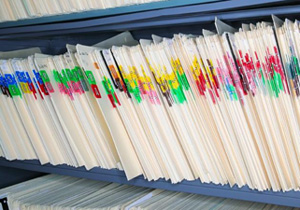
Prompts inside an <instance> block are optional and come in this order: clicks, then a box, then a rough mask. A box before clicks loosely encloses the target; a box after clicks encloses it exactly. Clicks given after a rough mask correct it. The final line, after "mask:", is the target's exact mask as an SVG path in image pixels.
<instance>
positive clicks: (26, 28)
mask: <svg viewBox="0 0 300 210" xmlns="http://www.w3.org/2000/svg"><path fill="white" fill-rule="evenodd" d="M176 2H178V0H170V1H166V2H154V3H157V5H159V4H166V5H167V4H168V5H169V6H165V7H155V9H154V7H151V5H152V4H149V5H150V6H149V5H148V4H145V5H135V6H129V7H128V9H125V7H124V11H123V10H122V9H121V8H115V9H116V10H117V11H118V10H120V12H110V13H105V14H102V12H99V14H98V13H97V12H95V11H90V12H91V13H93V15H91V16H90V18H89V19H87V18H86V17H87V15H84V14H81V13H78V14H77V13H76V14H69V15H66V16H65V18H61V19H60V21H62V22H58V21H57V18H58V17H47V21H46V20H45V21H44V22H41V23H43V24H38V25H35V24H36V21H39V18H37V19H32V20H26V21H28V23H26V24H25V23H22V21H16V22H15V24H13V22H11V25H10V27H8V25H7V24H8V23H2V24H1V23H0V39H11V38H25V37H33V36H34V37H40V36H55V35H63V34H75V33H87V32H100V31H102V32H105V31H120V30H121V31H124V30H137V29H143V28H149V27H164V26H176V25H184V24H200V23H207V22H212V21H213V20H214V18H215V16H218V17H219V18H221V19H223V20H236V19H240V18H244V19H246V18H253V17H262V16H268V15H271V14H277V15H279V14H282V13H287V14H297V13H299V11H300V5H295V1H294V0H292V1H284V0H272V1H270V0H252V1H248V0H201V1H200V0H198V1H197V0H190V1H185V2H187V3H185V4H181V5H180V4H178V3H177V4H175V3H176ZM196 2H197V4H196ZM154 3H153V4H154ZM291 5H292V6H291ZM131 7H132V8H131ZM136 7H143V10H138V9H134V8H136ZM126 8H127V7H126ZM130 8H131V9H130ZM112 10H113V11H114V9H112ZM103 11H104V10H103ZM121 11H123V12H121ZM126 11H127V12H126ZM90 12H87V13H90ZM94 12H95V14H94ZM96 14H98V15H96ZM63 16H64V15H63ZM70 20H72V21H70ZM24 21H25V20H24ZM30 21H31V22H30Z"/></svg>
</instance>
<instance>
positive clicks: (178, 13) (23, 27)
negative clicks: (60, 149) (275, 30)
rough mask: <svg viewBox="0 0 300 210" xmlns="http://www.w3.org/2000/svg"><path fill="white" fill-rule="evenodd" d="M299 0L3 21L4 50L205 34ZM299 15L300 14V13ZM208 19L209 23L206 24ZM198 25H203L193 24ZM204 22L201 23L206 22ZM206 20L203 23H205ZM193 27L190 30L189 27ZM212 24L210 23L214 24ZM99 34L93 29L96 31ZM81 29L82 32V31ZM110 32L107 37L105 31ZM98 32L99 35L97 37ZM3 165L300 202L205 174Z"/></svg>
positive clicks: (171, 5)
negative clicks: (175, 177) (185, 177)
mask: <svg viewBox="0 0 300 210" xmlns="http://www.w3.org/2000/svg"><path fill="white" fill-rule="evenodd" d="M298 4H299V3H298V2H297V1H293V0H292V1H284V0H272V1H270V0H251V1H248V0H189V1H184V3H183V1H182V0H169V1H164V2H154V3H150V4H145V5H135V6H129V7H122V8H114V9H108V10H101V11H96V10H95V11H89V12H84V13H74V14H66V15H59V16H52V17H51V16H49V17H42V18H36V19H26V20H20V21H15V22H6V23H0V46H1V48H0V51H6V50H15V49H21V48H27V47H41V48H42V50H43V52H44V53H49V54H58V52H61V51H59V50H62V49H65V44H66V43H70V44H72V43H81V44H90V43H91V42H93V41H94V40H95V42H97V41H98V42H99V41H101V39H102V38H103V39H105V38H108V37H110V36H111V35H115V33H117V32H119V31H124V30H131V31H132V32H133V34H134V36H135V38H137V39H139V38H150V35H151V33H156V32H160V35H168V33H169V34H173V33H178V32H186V33H195V34H200V33H201V29H202V28H205V27H206V26H208V25H212V22H213V20H214V19H215V17H216V16H217V17H218V18H219V19H221V20H225V21H230V22H231V23H233V24H234V23H237V24H239V25H240V23H241V22H243V21H246V22H247V21H248V22H249V20H250V21H251V20H261V19H262V18H263V19H264V20H265V19H266V20H268V19H270V18H271V17H270V15H271V14H274V15H279V16H283V17H285V16H289V17H293V16H294V15H297V14H299V12H300V5H298ZM298 18H299V16H298ZM205 24H206V25H205ZM191 25H192V26H197V27H191ZM200 25H201V26H200ZM202 26H203V27H202ZM182 27H185V28H184V29H187V28H188V29H189V30H188V31H183V30H182ZM208 29H209V28H208ZM91 34H93V35H91ZM79 35H80V36H79ZM104 35H106V36H107V37H104ZM92 36H93V39H91V37H92ZM0 166H4V167H12V168H19V169H24V170H29V171H37V172H43V173H54V174H61V175H69V176H75V177H81V178H87V179H93V180H99V181H108V182H116V183H120V184H130V185H136V186H143V187H150V188H160V189H166V190H173V191H180V192H188V193H197V194H203V195H209V196H218V197H224V198H234V199H241V200H248V201H256V202H263V203H270V204H277V205H286V206H292V207H300V192H295V191H290V192H284V193H283V192H272V191H268V192H259V191H256V190H250V189H249V188H248V187H243V188H238V187H237V186H234V187H232V188H231V187H230V186H228V185H225V186H220V185H214V184H203V183H201V182H200V181H199V180H195V181H183V182H181V183H179V184H171V183H170V182H169V181H165V180H158V181H152V182H148V181H146V180H145V179H143V177H137V178H135V179H133V180H130V181H127V179H126V176H125V174H124V172H122V171H119V170H105V169H101V168H94V169H92V170H89V171H87V170H86V169H85V168H83V167H81V168H74V167H70V166H66V165H59V166H53V165H50V164H46V165H40V163H39V161H37V160H30V161H19V160H15V161H8V160H5V159H4V158H0Z"/></svg>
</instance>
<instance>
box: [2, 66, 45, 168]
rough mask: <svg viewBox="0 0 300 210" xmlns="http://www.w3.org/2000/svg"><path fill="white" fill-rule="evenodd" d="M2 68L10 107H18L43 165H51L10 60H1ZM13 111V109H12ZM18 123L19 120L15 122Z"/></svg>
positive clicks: (15, 115)
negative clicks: (10, 97) (9, 97)
mask: <svg viewBox="0 0 300 210" xmlns="http://www.w3.org/2000/svg"><path fill="white" fill-rule="evenodd" d="M0 67H1V70H2V73H3V76H4V78H5V80H6V84H7V88H8V90H9V93H10V95H11V96H12V101H10V100H9V99H8V101H9V102H13V103H10V104H9V105H10V107H13V106H16V110H17V112H18V113H19V115H20V118H21V120H22V122H23V125H24V127H25V128H26V131H27V133H28V136H29V138H30V140H31V143H32V145H33V147H34V150H35V152H36V154H37V156H38V158H39V160H40V162H41V163H42V164H46V163H49V161H50V158H49V155H48V154H47V151H46V149H45V145H44V144H43V139H42V137H41V135H40V133H39V131H38V129H37V127H36V124H35V122H34V120H33V118H32V116H31V113H30V111H29V109H28V107H27V105H26V101H25V99H24V98H23V96H22V93H21V90H20V87H19V85H18V83H17V80H16V76H15V75H14V74H13V72H12V71H11V70H10V64H9V61H8V60H1V61H0ZM12 110H13V109H12ZM14 113H15V112H14V111H12V114H13V117H14V118H15V117H17V113H15V114H14ZM15 122H17V120H15Z"/></svg>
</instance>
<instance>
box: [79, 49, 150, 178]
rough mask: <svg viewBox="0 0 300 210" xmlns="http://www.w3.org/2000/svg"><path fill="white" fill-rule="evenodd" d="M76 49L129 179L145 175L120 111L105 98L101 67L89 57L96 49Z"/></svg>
mask: <svg viewBox="0 0 300 210" xmlns="http://www.w3.org/2000/svg"><path fill="white" fill-rule="evenodd" d="M76 49H77V52H78V57H79V59H80V62H81V64H82V65H83V68H84V69H85V74H86V76H87V79H88V82H89V84H90V87H91V89H92V91H93V93H94V96H95V98H96V100H97V103H98V105H99V107H100V108H101V111H102V114H103V116H104V117H105V120H106V123H107V125H108V127H109V129H110V131H111V135H112V137H113V140H114V142H115V146H116V149H117V151H118V154H119V156H120V160H121V163H122V167H123V168H124V171H125V173H126V176H127V178H128V179H132V178H134V177H136V176H138V175H141V174H143V173H144V172H143V169H142V167H141V164H140V162H139V160H138V158H137V155H136V151H135V150H134V148H133V146H132V142H131V140H130V138H129V136H128V134H127V132H126V130H125V127H124V124H123V122H122V119H121V118H120V115H119V113H118V111H117V110H116V109H115V108H114V107H112V104H111V101H110V100H109V99H108V98H107V97H103V96H104V94H105V89H104V86H103V85H100V84H101V82H102V81H101V80H100V78H101V77H100V75H99V69H98V68H99V67H98V66H95V65H94V62H95V61H94V60H93V59H92V58H91V57H90V56H89V52H91V51H93V50H95V48H92V47H87V46H83V45H77V46H76Z"/></svg>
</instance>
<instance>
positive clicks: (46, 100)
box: [24, 56, 78, 166]
mask: <svg viewBox="0 0 300 210" xmlns="http://www.w3.org/2000/svg"><path fill="white" fill-rule="evenodd" d="M24 62H25V64H24V65H26V64H27V65H28V69H29V71H28V73H29V75H30V77H31V78H32V81H33V82H32V83H33V85H34V87H35V89H36V92H35V93H36V97H37V99H38V100H42V102H43V104H44V108H45V113H48V117H49V118H51V120H52V123H53V126H54V130H53V131H54V132H56V133H57V135H58V136H59V137H58V139H59V140H60V141H59V143H60V147H61V148H60V150H61V151H63V155H64V158H65V160H64V163H66V164H68V165H71V166H78V163H77V161H76V158H75V156H74V153H73V151H72V149H71V146H70V144H69V142H68V138H67V136H66V134H65V132H64V129H63V127H62V124H61V123H60V121H59V118H58V115H57V113H56V111H55V109H54V106H53V104H52V101H51V99H50V95H49V93H48V91H47V88H46V86H45V84H44V82H43V80H42V77H41V75H40V73H39V72H38V70H37V67H36V65H35V64H34V56H29V57H28V58H27V60H24Z"/></svg>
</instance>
